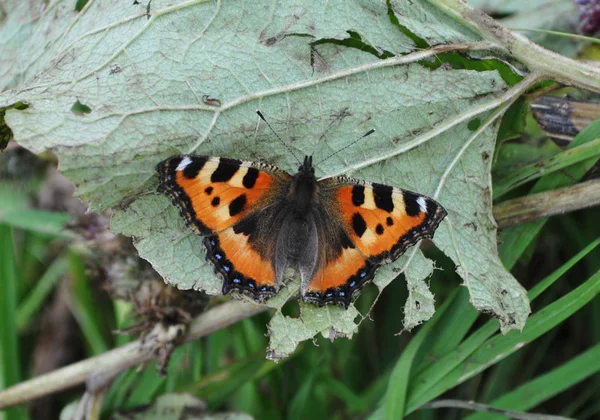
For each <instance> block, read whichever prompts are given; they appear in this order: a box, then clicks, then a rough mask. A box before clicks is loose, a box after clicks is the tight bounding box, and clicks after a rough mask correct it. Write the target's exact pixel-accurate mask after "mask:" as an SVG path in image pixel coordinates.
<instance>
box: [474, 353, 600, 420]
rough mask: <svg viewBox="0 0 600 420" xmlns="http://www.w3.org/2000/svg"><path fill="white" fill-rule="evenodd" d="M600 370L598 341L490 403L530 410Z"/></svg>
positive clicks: (479, 415) (479, 418)
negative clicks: (582, 351) (577, 354)
mask: <svg viewBox="0 0 600 420" xmlns="http://www.w3.org/2000/svg"><path fill="white" fill-rule="evenodd" d="M597 372H600V344H596V345H595V346H594V347H592V348H590V349H589V350H587V351H585V352H584V353H582V354H580V355H579V356H577V357H574V358H572V359H570V360H569V361H568V362H566V363H564V364H562V365H561V366H559V367H557V368H556V369H553V370H552V371H550V372H548V373H545V374H543V375H540V376H538V377H537V378H535V379H533V380H531V381H529V382H527V383H524V384H523V385H521V386H519V387H518V388H516V389H515V390H513V391H511V392H509V393H507V394H504V395H503V396H501V397H500V398H498V399H496V400H494V401H492V402H491V403H490V405H492V406H493V407H497V408H505V409H510V410H519V411H526V410H530V409H532V408H534V407H535V406H537V405H538V404H540V403H542V402H544V401H546V400H548V399H549V398H551V397H553V396H555V395H558V394H560V393H561V392H563V391H565V390H567V389H568V388H570V387H572V386H573V385H575V384H577V383H579V382H581V381H583V380H584V379H586V378H588V377H589V376H591V375H593V374H595V373H597ZM467 418H468V419H469V420H483V419H502V418H504V417H502V416H496V415H492V414H490V413H486V414H483V413H477V414H474V415H471V416H469V417H467Z"/></svg>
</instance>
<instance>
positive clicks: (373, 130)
mask: <svg viewBox="0 0 600 420" xmlns="http://www.w3.org/2000/svg"><path fill="white" fill-rule="evenodd" d="M374 132H375V129H374V128H372V129H370V130H369V131H367V132H366V133H365V134H363V135H362V136H360V137H359V138H357V139H356V140H354V141H353V142H352V143H349V144H347V145H346V146H344V147H342V148H341V149H339V150H336V151H335V152H333V153H332V154H330V155H329V156H327V157H326V158H325V159H323V160H321V161H319V162H318V163H317V164H316V165H315V166H318V165H320V164H321V163H323V162H325V161H326V160H328V159H330V158H332V157H334V156H335V155H337V154H338V153H340V152H343V151H344V150H346V149H347V148H349V147H350V146H352V145H354V144H355V143H358V142H359V141H360V140H362V139H364V138H365V137H367V136H370V135H371V134H373V133H374Z"/></svg>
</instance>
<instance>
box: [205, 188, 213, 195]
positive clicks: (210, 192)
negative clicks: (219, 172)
mask: <svg viewBox="0 0 600 420" xmlns="http://www.w3.org/2000/svg"><path fill="white" fill-rule="evenodd" d="M204 192H205V193H206V195H211V194H212V192H213V187H206V189H205V190H204Z"/></svg>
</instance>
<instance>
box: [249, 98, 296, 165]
mask: <svg viewBox="0 0 600 420" xmlns="http://www.w3.org/2000/svg"><path fill="white" fill-rule="evenodd" d="M256 113H257V114H258V116H259V117H260V119H261V120H263V121H264V122H265V124H267V127H269V128H270V129H271V131H272V132H273V134H275V137H277V138H278V139H279V141H280V142H281V143H283V145H284V146H285V148H286V149H288V151H289V152H290V153H291V154H292V156H294V158H295V159H296V160H297V161H298V163H299V164H301V165H302V162H301V161H300V159H298V156H296V154H295V153H294V151H293V150H292V148H291V147H290V146H289V145H288V144H287V143H286V142H284V141H283V139H282V138H281V137H279V134H277V133H276V132H275V130H273V127H271V124H269V122H268V121H267V120H266V119H265V116H264V115H263V114H262V112H260V111H259V110H258V109H257V110H256Z"/></svg>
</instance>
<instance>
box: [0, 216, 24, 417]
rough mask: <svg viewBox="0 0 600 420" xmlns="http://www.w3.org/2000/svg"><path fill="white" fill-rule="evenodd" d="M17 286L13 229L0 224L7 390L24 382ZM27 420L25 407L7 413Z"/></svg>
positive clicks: (1, 345)
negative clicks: (18, 332) (19, 340)
mask: <svg viewBox="0 0 600 420" xmlns="http://www.w3.org/2000/svg"><path fill="white" fill-rule="evenodd" d="M17 282H18V277H17V267H16V263H15V256H14V250H13V235H12V228H11V227H10V226H7V225H4V224H2V223H0V388H7V387H9V386H11V385H14V384H17V383H19V381H20V380H21V372H20V366H21V364H20V362H19V343H18V335H17V327H16V325H17V323H16V318H15V311H16V307H17ZM25 418H27V415H26V412H25V410H24V409H23V407H15V408H11V409H8V410H6V412H5V419H6V420H14V419H25Z"/></svg>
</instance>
